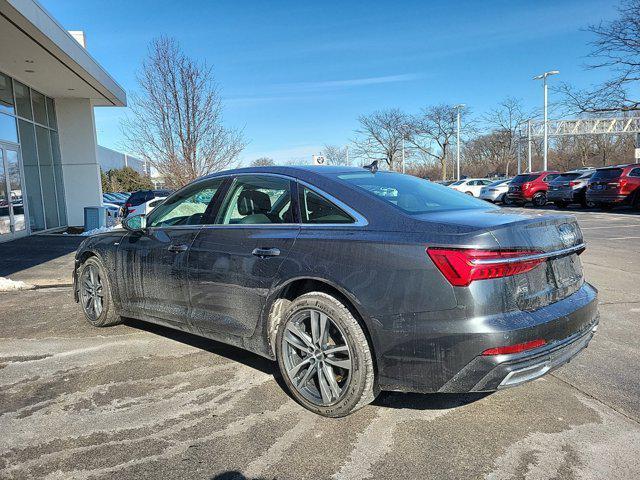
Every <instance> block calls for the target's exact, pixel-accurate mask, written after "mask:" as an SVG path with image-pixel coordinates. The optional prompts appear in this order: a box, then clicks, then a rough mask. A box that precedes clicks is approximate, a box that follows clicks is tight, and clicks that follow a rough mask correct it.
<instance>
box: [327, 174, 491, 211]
mask: <svg viewBox="0 0 640 480" xmlns="http://www.w3.org/2000/svg"><path fill="white" fill-rule="evenodd" d="M336 177H337V178H339V179H340V180H342V181H344V182H346V183H348V184H350V185H354V186H356V187H358V188H360V189H362V190H365V191H366V192H368V193H370V194H372V195H375V196H376V197H377V198H379V199H381V200H384V201H386V202H388V203H390V204H392V205H394V206H395V207H397V208H399V209H400V210H402V211H403V212H405V213H408V214H409V215H419V214H422V213H430V212H438V211H443V210H463V209H472V208H483V209H487V208H496V207H490V206H488V205H487V203H486V202H484V201H482V200H477V199H475V198H473V197H471V196H469V195H465V194H464V193H460V192H457V191H456V190H453V189H451V188H448V187H443V186H442V185H438V184H437V183H434V182H429V181H427V180H422V179H421V178H417V177H414V176H412V175H402V174H399V173H392V172H378V173H368V172H362V173H343V174H338V175H336Z"/></svg>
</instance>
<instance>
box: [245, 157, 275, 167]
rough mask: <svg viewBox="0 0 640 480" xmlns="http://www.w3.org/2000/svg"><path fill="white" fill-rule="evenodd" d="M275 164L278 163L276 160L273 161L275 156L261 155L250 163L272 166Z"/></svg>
mask: <svg viewBox="0 0 640 480" xmlns="http://www.w3.org/2000/svg"><path fill="white" fill-rule="evenodd" d="M275 164H276V162H274V161H273V158H270V157H260V158H256V159H255V160H253V161H252V162H251V163H250V166H252V167H272V166H274V165H275Z"/></svg>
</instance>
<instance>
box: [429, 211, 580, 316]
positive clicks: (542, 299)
mask: <svg viewBox="0 0 640 480" xmlns="http://www.w3.org/2000/svg"><path fill="white" fill-rule="evenodd" d="M429 220H431V221H438V222H439V223H440V222H441V223H444V224H448V223H451V224H455V225H456V226H457V227H458V228H460V229H461V230H466V232H467V233H471V232H472V231H476V233H477V234H479V233H480V232H481V231H484V232H485V233H487V234H489V235H490V236H491V237H493V238H494V239H495V241H496V243H497V244H498V246H499V248H501V249H509V250H512V249H515V250H527V251H535V252H542V253H547V254H550V256H549V257H548V258H547V259H546V261H545V262H543V263H542V264H540V265H538V266H537V267H536V268H534V269H533V270H531V271H529V272H526V273H522V274H518V275H514V276H511V277H506V278H503V279H498V280H495V281H494V280H487V281H486V282H495V283H492V284H491V285H493V286H494V287H495V288H498V289H500V292H499V293H498V292H494V293H495V294H496V295H499V296H501V297H502V298H503V299H504V304H503V307H504V308H518V309H520V310H525V311H531V310H536V309H538V308H541V307H544V306H546V305H549V304H551V303H554V302H557V301H559V300H562V299H563V298H566V297H568V296H569V295H571V294H573V293H575V292H576V291H577V290H578V289H579V288H580V287H581V286H582V283H583V281H584V280H583V273H582V265H581V262H580V258H579V257H578V255H579V253H581V250H580V251H571V249H572V248H574V247H578V246H580V245H582V244H583V242H584V240H583V236H582V232H581V230H580V227H579V226H578V223H577V221H576V218H575V217H574V216H572V215H561V214H545V213H534V212H531V213H518V212H516V211H514V210H510V209H495V210H459V211H451V212H442V213H441V214H438V215H435V216H434V215H431V216H430V218H429ZM451 246H452V247H454V245H451ZM473 286H474V284H471V287H473ZM474 288H476V287H474ZM482 288H483V290H484V289H485V288H492V287H489V284H488V283H487V284H485V286H484V287H482ZM484 292H485V293H484V295H487V294H488V295H492V294H491V293H490V292H489V291H487V290H484Z"/></svg>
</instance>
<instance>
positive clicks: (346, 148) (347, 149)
mask: <svg viewBox="0 0 640 480" xmlns="http://www.w3.org/2000/svg"><path fill="white" fill-rule="evenodd" d="M344 149H345V150H346V151H347V165H349V145H347V146H345V147H344Z"/></svg>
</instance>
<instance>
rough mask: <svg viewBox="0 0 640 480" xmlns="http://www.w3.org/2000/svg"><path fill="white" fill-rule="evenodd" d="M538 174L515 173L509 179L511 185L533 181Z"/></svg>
mask: <svg viewBox="0 0 640 480" xmlns="http://www.w3.org/2000/svg"><path fill="white" fill-rule="evenodd" d="M539 176H540V174H538V173H525V174H523V175H516V176H515V177H513V180H511V185H522V184H523V183H527V182H533V181H534V180H535V179H536V178H538V177H539Z"/></svg>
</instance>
